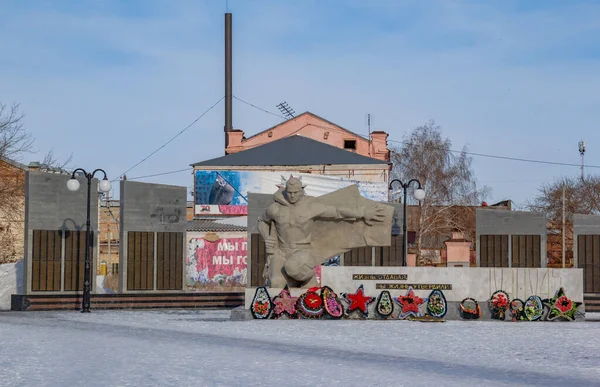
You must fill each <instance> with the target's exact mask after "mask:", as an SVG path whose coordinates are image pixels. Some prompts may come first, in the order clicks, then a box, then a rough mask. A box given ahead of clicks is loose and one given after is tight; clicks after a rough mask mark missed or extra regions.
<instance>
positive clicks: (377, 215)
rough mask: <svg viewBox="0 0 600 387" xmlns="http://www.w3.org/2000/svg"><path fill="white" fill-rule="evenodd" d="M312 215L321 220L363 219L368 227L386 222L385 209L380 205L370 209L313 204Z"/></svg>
mask: <svg viewBox="0 0 600 387" xmlns="http://www.w3.org/2000/svg"><path fill="white" fill-rule="evenodd" d="M311 215H312V217H313V218H321V219H363V220H364V221H365V223H366V224H368V225H371V224H373V223H374V222H383V221H384V220H385V211H384V208H383V207H382V206H381V205H379V204H374V205H372V206H370V207H344V206H332V205H327V204H323V203H312V205H311Z"/></svg>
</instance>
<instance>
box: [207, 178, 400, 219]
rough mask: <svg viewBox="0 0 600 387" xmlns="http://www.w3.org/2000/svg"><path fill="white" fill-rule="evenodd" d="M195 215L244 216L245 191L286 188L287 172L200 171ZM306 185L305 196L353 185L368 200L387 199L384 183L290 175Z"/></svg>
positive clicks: (245, 206)
mask: <svg viewBox="0 0 600 387" xmlns="http://www.w3.org/2000/svg"><path fill="white" fill-rule="evenodd" d="M195 173H196V187H195V193H196V202H195V213H196V214H197V215H199V214H206V215H246V214H247V205H248V192H252V193H262V194H272V193H275V192H276V191H277V189H278V187H280V186H282V185H285V182H286V181H287V179H288V178H289V177H290V172H270V171H201V170H197V171H196V172H195ZM293 175H294V177H298V178H300V179H302V182H303V183H304V184H305V185H306V189H305V191H306V194H307V195H310V196H321V195H325V194H328V193H330V192H333V191H337V190H339V189H342V188H345V187H347V186H349V185H352V184H356V185H358V189H359V191H360V194H361V195H362V196H363V197H365V198H367V199H371V200H375V201H381V202H385V201H387V200H388V185H387V183H385V182H371V181H359V180H353V179H346V178H343V177H340V176H328V175H316V174H307V173H293Z"/></svg>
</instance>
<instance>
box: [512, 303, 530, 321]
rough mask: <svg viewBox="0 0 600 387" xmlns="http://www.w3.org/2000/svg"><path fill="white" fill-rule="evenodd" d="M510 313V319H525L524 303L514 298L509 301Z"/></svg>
mask: <svg viewBox="0 0 600 387" xmlns="http://www.w3.org/2000/svg"><path fill="white" fill-rule="evenodd" d="M509 310H510V314H511V316H512V321H513V322H514V321H521V320H525V319H526V317H525V303H524V302H523V300H520V299H518V298H515V299H514V300H512V301H511V302H510V307H509Z"/></svg>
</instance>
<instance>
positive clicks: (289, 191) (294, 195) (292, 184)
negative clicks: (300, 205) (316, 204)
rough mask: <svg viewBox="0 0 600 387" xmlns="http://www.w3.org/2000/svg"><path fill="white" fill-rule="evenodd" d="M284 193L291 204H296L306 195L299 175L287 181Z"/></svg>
mask: <svg viewBox="0 0 600 387" xmlns="http://www.w3.org/2000/svg"><path fill="white" fill-rule="evenodd" d="M284 194H285V197H286V199H287V201H288V202H290V203H291V204H296V203H297V202H298V200H300V198H301V197H302V196H303V195H304V187H303V186H302V180H300V179H298V178H297V177H290V178H289V179H288V181H287V182H286V183H285V191H284Z"/></svg>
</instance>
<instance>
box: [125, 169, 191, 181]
mask: <svg viewBox="0 0 600 387" xmlns="http://www.w3.org/2000/svg"><path fill="white" fill-rule="evenodd" d="M192 169H193V168H185V169H178V170H176V171H170V172H162V173H155V174H153V175H146V176H136V177H132V178H127V180H139V179H145V178H147V177H155V176H164V175H172V174H174V173H180V172H185V171H191V170H192Z"/></svg>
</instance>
